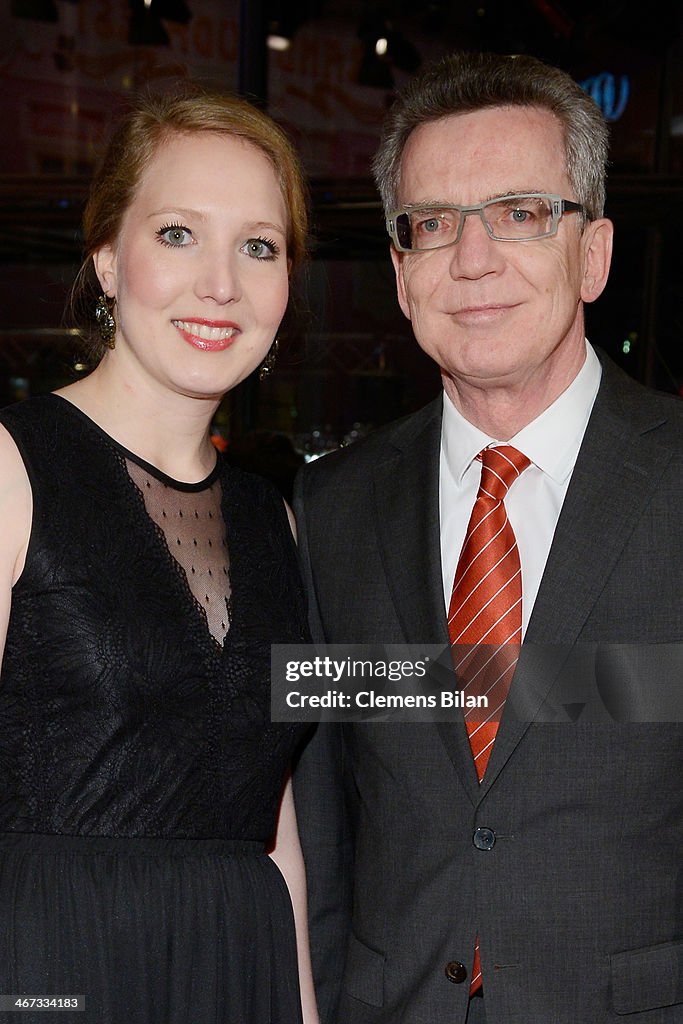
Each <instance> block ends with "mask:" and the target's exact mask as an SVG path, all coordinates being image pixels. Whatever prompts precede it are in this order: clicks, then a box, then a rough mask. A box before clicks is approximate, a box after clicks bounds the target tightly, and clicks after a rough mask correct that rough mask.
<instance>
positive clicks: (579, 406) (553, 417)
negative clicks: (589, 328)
mask: <svg viewBox="0 0 683 1024" xmlns="http://www.w3.org/2000/svg"><path fill="white" fill-rule="evenodd" d="M601 375H602V369H601V367H600V360H599V359H598V357H597V355H596V354H595V351H594V349H593V348H592V346H591V345H589V343H588V342H586V358H585V360H584V363H583V366H582V367H581V369H580V370H579V372H578V373H577V375H576V377H574V380H573V381H572V382H571V384H570V385H569V387H567V388H566V389H565V390H564V391H563V392H562V394H561V395H560V396H559V397H558V398H556V399H555V401H554V402H553V404H552V405H549V406H548V408H547V409H545V410H544V411H543V412H542V413H541V414H540V416H537V417H536V419H535V420H532V421H531V423H528V424H527V425H526V426H525V427H523V428H522V429H521V430H520V431H519V432H518V433H517V434H515V436H514V437H511V438H510V440H509V442H505V443H507V444H511V445H514V447H515V448H518V449H519V451H521V452H523V453H524V454H525V455H526V456H527V458H529V459H530V460H531V461H532V462H533V463H534V465H536V466H538V468H539V469H540V470H542V472H544V473H546V474H547V475H548V476H549V477H551V478H552V479H553V480H555V481H556V482H557V483H562V482H563V481H565V480H566V479H567V477H568V476H569V474H570V473H571V471H572V469H573V467H574V463H575V462H576V458H577V455H578V454H579V448H580V447H581V442H582V440H583V435H584V433H585V430H586V426H587V424H588V419H589V417H590V414H591V410H592V408H593V403H594V402H595V396H596V395H597V393H598V388H599V386H600V377H601ZM501 443H503V442H501V441H500V440H498V439H496V438H494V437H491V436H489V435H488V434H486V433H484V431H483V430H479V428H478V427H475V426H474V425H473V424H472V423H470V422H469V421H468V420H466V419H465V417H464V416H463V415H462V413H460V412H459V411H458V410H457V409H456V407H455V406H454V405H453V403H452V402H451V400H450V398H449V397H448V395H447V394H446V393H445V392H444V396H443V421H442V426H441V449H442V454H443V458H444V459H445V462H446V465H447V466H448V469H449V471H450V474H451V476H452V477H453V480H454V481H455V483H456V484H457V485H458V486H459V485H461V484H462V479H463V477H464V475H465V473H466V472H467V470H468V469H469V467H470V466H471V464H472V462H473V460H474V459H475V458H476V456H477V455H478V454H479V452H480V451H481V450H482V449H483V448H486V447H488V446H489V445H492V444H501Z"/></svg>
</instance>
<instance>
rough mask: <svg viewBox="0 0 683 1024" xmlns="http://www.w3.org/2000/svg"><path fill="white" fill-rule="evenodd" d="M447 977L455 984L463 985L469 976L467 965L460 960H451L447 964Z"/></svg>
mask: <svg viewBox="0 0 683 1024" xmlns="http://www.w3.org/2000/svg"><path fill="white" fill-rule="evenodd" d="M446 977H447V978H448V980H449V981H452V982H453V984H454V985H462V983H463V981H464V980H465V978H466V977H467V970H466V968H465V965H464V964H461V963H460V961H459V960H451V962H450V963H448V964H446Z"/></svg>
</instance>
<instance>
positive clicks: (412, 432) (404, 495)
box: [374, 397, 479, 804]
mask: <svg viewBox="0 0 683 1024" xmlns="http://www.w3.org/2000/svg"><path fill="white" fill-rule="evenodd" d="M425 412H426V413H427V415H426V417H425V419H424V421H422V423H420V421H416V419H415V418H411V419H410V420H408V421H404V423H403V424H401V425H400V426H399V430H398V431H397V435H396V436H395V438H394V449H393V451H391V452H389V453H388V455H387V458H386V460H385V461H384V462H383V463H382V464H381V465H379V466H378V468H377V470H376V473H375V481H374V485H375V486H374V500H375V517H376V519H375V521H376V526H377V537H378V543H379V548H380V552H381V555H382V561H383V564H384V571H385V575H386V578H387V580H388V583H389V587H390V589H391V594H392V598H393V601H394V605H395V607H396V612H397V614H398V618H399V621H400V623H401V626H402V628H403V634H404V639H405V642H406V643H413V644H418V645H420V644H438V645H440V646H443V647H448V645H449V639H448V625H447V622H446V609H445V607H444V599H443V576H442V570H441V540H440V523H439V455H440V450H441V412H442V398H441V397H439V399H437V401H436V402H434V403H432V405H431V406H429V407H428V408H427V410H425ZM406 427H408V428H409V431H408V430H406ZM425 728H428V727H427V726H425ZM437 729H438V731H439V734H440V736H441V739H442V740H443V743H444V746H445V747H446V752H447V753H448V756H449V758H450V760H451V761H452V763H453V766H454V768H455V769H456V771H457V772H458V774H459V776H460V779H461V782H462V785H463V787H464V789H465V791H466V792H467V794H468V795H469V797H470V799H471V801H472V803H473V804H474V803H475V802H476V800H477V799H478V796H479V782H478V779H477V772H476V769H475V767H474V760H473V758H472V752H471V749H470V742H469V739H468V736H467V730H466V728H465V722H464V719H462V720H459V721H457V722H452V721H451V722H439V723H438V724H437Z"/></svg>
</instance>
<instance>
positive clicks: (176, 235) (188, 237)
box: [157, 224, 192, 248]
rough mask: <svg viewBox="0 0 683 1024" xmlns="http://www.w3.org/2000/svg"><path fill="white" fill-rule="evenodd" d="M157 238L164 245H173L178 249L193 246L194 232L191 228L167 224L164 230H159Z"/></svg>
mask: <svg viewBox="0 0 683 1024" xmlns="http://www.w3.org/2000/svg"><path fill="white" fill-rule="evenodd" d="M157 238H158V239H159V241H160V242H161V243H162V245H171V246H174V247H176V248H178V247H181V246H185V245H190V244H191V242H192V232H191V231H190V230H189V228H186V227H183V225H182V224H165V225H164V227H163V228H159V230H158V231H157Z"/></svg>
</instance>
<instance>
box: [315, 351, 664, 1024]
mask: <svg viewBox="0 0 683 1024" xmlns="http://www.w3.org/2000/svg"><path fill="white" fill-rule="evenodd" d="M603 363H604V365H603V380H602V384H601V388H600V392H599V395H598V398H597V400H596V403H595V407H594V410H593V413H592V416H591V419H590V422H589V425H588V428H587V431H586V435H585V438H584V441H583V444H582V447H581V451H580V454H579V458H578V461H577V463H576V466H575V469H574V472H573V475H572V479H571V483H570V487H569V490H568V493H567V496H566V500H565V502H564V506H563V508H562V512H561V516H560V520H559V522H558V525H557V530H556V532H555V537H554V540H553V544H552V548H551V552H550V556H549V559H548V562H547V566H546V569H545V572H544V575H543V580H542V583H541V587H540V590H539V593H538V597H537V600H536V603H535V606H534V610H533V614H532V618H531V621H530V624H529V627H528V630H527V633H526V637H525V643H524V647H523V652H522V658H521V659H520V662H519V665H518V669H517V673H516V676H515V680H514V681H513V693H514V690H515V688H520V687H522V684H523V683H525V682H526V683H531V684H532V685H531V691H532V692H533V693H535V694H536V695H537V696H538V702H539V703H540V702H542V700H543V695H544V694H545V693H546V692H547V691H548V690H550V688H551V687H552V686H553V685H554V683H555V680H556V678H557V675H558V672H559V671H560V668H561V665H562V662H563V657H564V655H562V656H559V657H558V658H555V659H554V658H553V656H552V654H551V655H548V652H547V651H546V650H545V649H544V647H543V646H539V645H544V644H552V645H563V646H562V647H561V648H553V650H561V651H563V652H565V653H566V651H568V650H571V649H574V650H582V649H583V647H582V646H581V645H585V649H586V650H591V651H592V652H593V654H594V653H595V645H596V644H600V645H603V644H608V645H620V644H630V645H634V644H637V645H641V644H642V645H661V644H672V643H676V644H678V643H680V642H681V641H682V640H683V519H682V515H681V507H682V500H683V403H681V402H680V400H678V399H676V398H674V397H667V396H663V395H658V394H654V393H652V392H649V391H647V390H646V389H644V388H642V387H640V386H639V385H637V384H635V383H634V382H633V381H631V380H630V379H629V378H628V377H626V376H625V375H624V374H623V373H622V372H621V371H620V370H618V369H617V368H616V367H615V366H614V365H613V364H611V363H610V362H609V361H608V360H603ZM440 414H441V399H439V400H438V401H436V402H434V403H432V404H431V405H430V406H428V407H427V408H425V409H423V410H422V411H420V412H418V413H416V414H415V415H413V416H410V417H408V418H407V419H405V420H403V421H401V422H399V423H397V424H393V425H391V426H389V427H387V428H383V429H381V430H379V431H377V432H376V433H375V434H373V435H372V436H371V437H369V438H367V439H366V440H365V441H362V442H359V443H357V444H356V445H354V446H353V447H352V448H351V449H349V450H348V451H342V452H339V453H335V454H332V455H329V456H326V457H325V458H324V459H321V460H319V461H318V462H315V463H313V464H312V465H311V466H310V467H308V468H307V470H306V471H305V472H304V473H303V475H302V477H301V479H300V480H299V482H298V488H297V496H296V501H295V505H296V511H297V514H298V521H299V531H300V552H301V559H302V565H303V571H304V575H305V577H306V580H307V585H308V591H309V598H310V618H311V625H312V630H313V634H314V638H315V639H317V640H320V641H326V642H328V643H345V642H355V643H375V642H386V643H413V644H426V643H430V644H446V643H447V640H448V636H447V626H446V618H445V610H444V602H443V591H442V582H441V567H440V545H439V517H438V464H439V442H440V428H441V417H440ZM577 645H579V646H578V647H577ZM609 649H610V648H607V650H609ZM650 649H652V650H656V648H654V647H653V648H650ZM611 650H612V651H615V650H616V651H618V650H619V648H618V647H617V648H615V647H612V648H611ZM617 660H618V659H617ZM620 682H621V680H620V678H619V677H618V678H617V686H619V685H620ZM628 685H629V686H634V679H633V678H631V679H629V681H628ZM637 685H638V680H637V679H636V680H635V686H636V687H637ZM681 688H682V690H683V677H682V678H681ZM513 693H511V698H512V696H513ZM534 715H535V712H534V708H533V707H531V709H530V713H529V714H528V716H527V717H528V718H529V719H531V721H519V720H512V719H511V718H510V719H508V718H507V716H504V717H503V721H502V723H501V726H500V729H499V731H498V736H497V739H496V742H495V745H494V748H493V752H492V756H491V760H490V762H489V766H488V769H487V772H486V775H485V778H484V782H483V783H482V785H481V786H480V785H479V783H478V781H477V777H476V772H475V769H474V765H473V761H472V756H471V752H470V748H469V743H468V739H467V735H466V731H465V727H464V724H462V723H459V724H457V725H453V724H440V725H436V724H429V723H426V724H424V723H423V724H406V723H403V724H400V723H395V724H391V725H388V724H377V723H376V724H372V723H365V724H345V725H329V724H328V725H323V726H321V727H319V729H318V731H317V733H316V735H315V736H314V738H313V740H312V741H311V742H310V744H309V745H308V747H307V749H306V750H305V751H304V754H303V756H302V759H301V763H300V766H299V769H298V771H297V774H296V778H295V785H296V793H297V808H298V814H299V821H300V828H301V833H302V842H303V846H304V853H305V857H306V863H307V869H308V874H309V900H310V908H311V936H312V949H313V958H314V967H315V972H316V975H317V981H318V985H319V997H320V1005H321V1012H322V1017H323V1021H324V1022H325V1024H461V1022H463V1021H464V1020H465V1016H466V1011H467V1000H468V991H467V990H468V982H467V980H466V981H465V982H464V983H463V982H460V983H458V982H457V981H453V980H452V977H453V974H454V971H453V969H452V968H451V969H449V967H448V965H450V964H453V963H457V962H461V963H463V964H464V965H465V966H466V967H467V970H468V973H469V970H470V967H471V961H472V950H473V940H474V936H475V934H476V933H478V934H479V936H480V943H481V958H482V967H483V976H484V988H485V993H486V1009H487V1018H488V1021H489V1022H493V1024H587V1022H593V1021H596V1022H597V1021H600V1022H603V1021H610V1022H611V1021H615V1022H616V1021H619V1020H622V1019H627V1020H628V1021H629V1022H630V1024H671V1022H673V1021H683V727H682V726H681V725H679V724H677V723H670V724H652V723H645V724H643V723H641V724H623V723H622V724H618V723H615V722H614V721H612V720H610V719H608V720H607V721H604V722H595V721H582V718H581V715H579V717H578V719H577V720H576V721H572V720H571V716H568V717H567V720H566V721H564V722H562V721H557V722H547V721H546V722H541V721H534V720H533V719H534ZM482 826H484V827H487V828H490V829H492V830H493V832H494V834H495V844H494V846H493V848H492V849H490V850H480V849H477V848H476V847H475V845H474V844H473V832H474V829H476V828H477V827H482ZM455 973H456V974H457V972H455ZM449 975H450V977H449Z"/></svg>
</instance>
